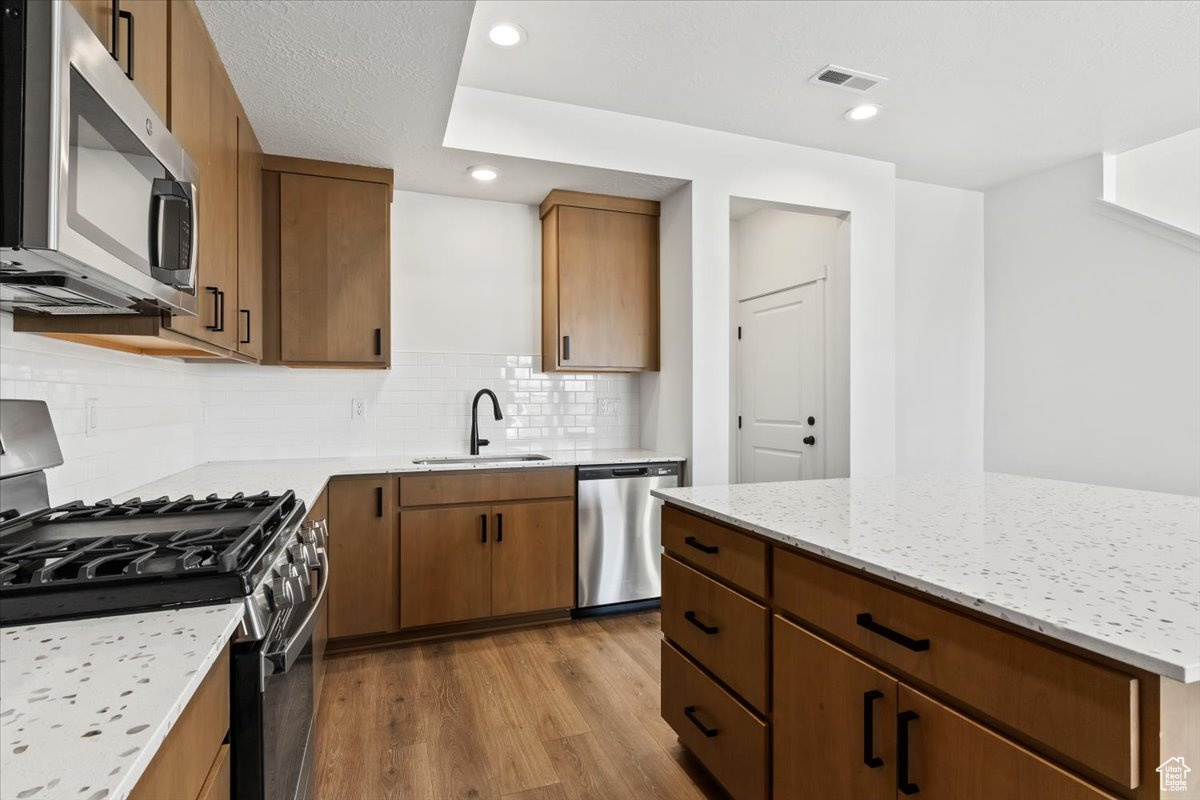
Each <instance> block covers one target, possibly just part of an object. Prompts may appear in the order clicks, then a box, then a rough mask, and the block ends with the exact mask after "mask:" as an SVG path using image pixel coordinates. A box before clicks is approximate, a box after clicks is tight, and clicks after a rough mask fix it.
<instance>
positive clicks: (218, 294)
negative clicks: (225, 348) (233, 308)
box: [204, 286, 225, 332]
mask: <svg viewBox="0 0 1200 800" xmlns="http://www.w3.org/2000/svg"><path fill="white" fill-rule="evenodd" d="M204 291H206V292H212V296H213V321H212V324H211V325H205V326H204V328H205V330H210V331H218V332H219V331H223V330H225V326H224V325H222V324H221V323H223V322H224V321H225V320H224V317H225V309H224V308H222V306H223V305H224V294H225V293H224V292H222V291H221V290H220V289H218V288H217V287H216V286H205V287H204Z"/></svg>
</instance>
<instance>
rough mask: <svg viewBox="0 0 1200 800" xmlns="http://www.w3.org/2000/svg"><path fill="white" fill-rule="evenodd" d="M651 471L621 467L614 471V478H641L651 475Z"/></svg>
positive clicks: (643, 468) (641, 468)
mask: <svg viewBox="0 0 1200 800" xmlns="http://www.w3.org/2000/svg"><path fill="white" fill-rule="evenodd" d="M649 472H650V470H649V469H648V468H646V467H621V468H618V469H614V470H613V471H612V476H613V477H614V478H640V477H641V476H643V475H647V474H649Z"/></svg>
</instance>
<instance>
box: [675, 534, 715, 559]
mask: <svg viewBox="0 0 1200 800" xmlns="http://www.w3.org/2000/svg"><path fill="white" fill-rule="evenodd" d="M683 543H684V544H686V545H687V546H688V547H694V548H696V549H697V550H699V551H700V552H701V553H708V554H709V555H710V556H714V555H716V554H717V553H718V552H719V551H720V549H721V548H719V547H717V546H716V545H715V544H714V545H712V546H711V547H710V546H709V545H706V544H704V543H703V542H698V541H696V537H695V536H685V537H684V538H683Z"/></svg>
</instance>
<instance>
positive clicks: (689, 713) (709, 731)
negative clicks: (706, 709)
mask: <svg viewBox="0 0 1200 800" xmlns="http://www.w3.org/2000/svg"><path fill="white" fill-rule="evenodd" d="M683 715H684V716H685V717H687V718H688V719H690V720H691V721H692V724H693V725H695V726H696V727H697V728H699V729H700V732H701V733H703V734H704V735H705V736H707V737H708V738H709V739H711V738H713V737H714V736H716V735H717V729H716V728H709V727H707V726H706V725H705V724H704V723H703V722H701V721H700V718H699V717H697V716H696V707H695V706H687V707H686V708H684V709H683Z"/></svg>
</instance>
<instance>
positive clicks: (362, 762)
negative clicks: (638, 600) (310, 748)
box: [316, 612, 725, 800]
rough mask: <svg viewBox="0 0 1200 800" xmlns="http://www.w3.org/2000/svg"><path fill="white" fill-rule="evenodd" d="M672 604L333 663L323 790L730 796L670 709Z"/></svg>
mask: <svg viewBox="0 0 1200 800" xmlns="http://www.w3.org/2000/svg"><path fill="white" fill-rule="evenodd" d="M659 639H660V633H659V615H658V612H651V613H642V614H635V615H627V616H620V617H607V618H599V619H592V620H586V621H573V622H569V623H562V624H556V625H551V626H547V627H542V628H532V629H528V630H519V631H508V632H503V633H496V634H490V635H484V636H480V637H477V638H472V639H459V640H455V641H446V642H435V643H428V644H417V645H408V646H399V647H391V648H386V649H381V650H374V651H369V652H364V653H350V654H345V655H340V656H334V657H332V658H331V659H330V660H329V667H328V672H327V674H326V681H325V688H324V692H323V697H322V700H321V718H320V721H319V723H318V740H317V742H318V749H317V763H316V783H317V794H316V796H317V797H318V798H320V799H321V800H352V799H353V800H374V799H375V798H380V799H381V800H382V799H384V798H387V799H389V800H391V799H393V798H394V799H396V800H399V798H404V800H424V799H425V798H430V800H452V798H471V800H487V799H488V798H496V799H498V798H505V800H575V799H576V798H595V799H596V800H622V799H623V798H630V799H631V800H640V798H670V800H691V799H693V798H694V799H695V800H705V798H707V800H717V799H718V798H724V797H725V795H724V794H723V793H722V792H721V790H720V788H719V787H718V786H717V785H716V784H715V783H714V782H713V781H712V779H711V778H709V777H708V776H707V775H706V774H705V773H704V772H703V770H702V769H701V768H700V767H699V766H698V764H697V762H696V761H695V759H694V758H693V757H692V756H691V755H690V754H688V753H687V752H686V751H685V750H684V749H683V748H682V747H681V746H680V744H679V742H678V741H677V739H676V737H675V734H674V732H673V731H672V730H671V729H670V728H669V727H668V726H667V724H666V723H665V722H663V720H662V718H661V717H660V716H659V711H658V697H659Z"/></svg>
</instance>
